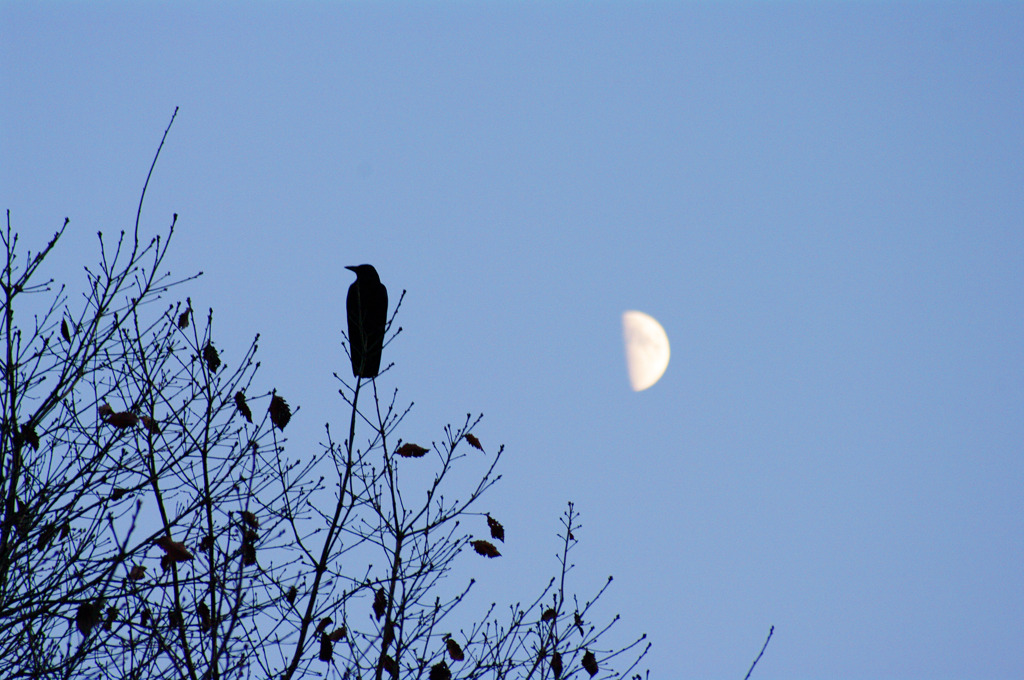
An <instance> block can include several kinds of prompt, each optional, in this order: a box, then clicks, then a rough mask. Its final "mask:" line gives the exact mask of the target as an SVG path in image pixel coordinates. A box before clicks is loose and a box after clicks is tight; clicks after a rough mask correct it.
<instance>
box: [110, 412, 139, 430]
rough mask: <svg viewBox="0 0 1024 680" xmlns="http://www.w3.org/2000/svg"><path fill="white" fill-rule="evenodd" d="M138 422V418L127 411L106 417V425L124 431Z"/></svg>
mask: <svg viewBox="0 0 1024 680" xmlns="http://www.w3.org/2000/svg"><path fill="white" fill-rule="evenodd" d="M138 422H139V417H138V416H137V415H135V414H134V413H130V412H128V411H121V412H120V413H111V414H110V415H109V416H107V425H113V426H114V427H117V428H120V429H122V430H123V429H125V428H129V427H135V426H136V425H137V424H138Z"/></svg>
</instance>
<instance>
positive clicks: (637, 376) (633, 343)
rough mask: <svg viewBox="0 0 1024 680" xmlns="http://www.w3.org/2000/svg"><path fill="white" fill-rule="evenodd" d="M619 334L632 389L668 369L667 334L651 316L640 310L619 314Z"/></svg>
mask: <svg viewBox="0 0 1024 680" xmlns="http://www.w3.org/2000/svg"><path fill="white" fill-rule="evenodd" d="M622 336H623V339H624V340H625V342H626V368H627V369H628V370H629V384H630V386H631V387H632V388H633V391H634V392H639V391H641V390H646V389H647V388H648V387H650V386H651V385H653V384H654V383H656V382H658V379H659V378H661V376H662V375H663V374H664V373H665V369H666V368H668V357H669V348H668V335H666V334H665V329H664V328H662V327H661V324H660V323H658V322H657V321H655V320H654V317H652V316H650V315H647V314H644V313H643V312H637V311H628V312H624V313H623V314H622Z"/></svg>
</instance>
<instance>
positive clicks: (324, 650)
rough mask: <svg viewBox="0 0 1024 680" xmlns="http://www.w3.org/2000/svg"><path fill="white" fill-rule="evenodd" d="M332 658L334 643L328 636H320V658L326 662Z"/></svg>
mask: <svg viewBox="0 0 1024 680" xmlns="http://www.w3.org/2000/svg"><path fill="white" fill-rule="evenodd" d="M332 658H334V644H333V643H332V642H331V639H330V638H328V637H322V638H320V660H321V661H327V662H328V663H329V662H330V661H331V659H332Z"/></svg>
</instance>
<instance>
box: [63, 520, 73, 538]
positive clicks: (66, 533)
mask: <svg viewBox="0 0 1024 680" xmlns="http://www.w3.org/2000/svg"><path fill="white" fill-rule="evenodd" d="M70 535H71V523H70V522H64V524H63V525H62V526H61V528H60V537H61V539H66V538H67V537H68V536H70Z"/></svg>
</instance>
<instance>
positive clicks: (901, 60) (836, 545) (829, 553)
mask: <svg viewBox="0 0 1024 680" xmlns="http://www.w3.org/2000/svg"><path fill="white" fill-rule="evenodd" d="M1022 35H1024V5H1021V4H1017V3H1004V4H953V3H943V4H928V3H912V4H911V3H906V4H884V3H844V4H827V5H817V4H806V3H778V4H776V3H768V4H762V3H758V4H747V3H728V4H712V3H687V4H683V3H667V2H661V3H629V4H627V3H593V4H583V3H562V2H560V3H551V4H544V3H480V4H474V3H465V2H459V3H423V2H420V3H405V4H392V5H378V4H371V3H345V4H340V3H326V2H323V3H269V2H268V3H261V4H257V5H248V4H241V3H239V4H228V3H221V4H213V5H210V6H208V5H206V4H205V3H188V4H185V3H141V4H139V5H138V6H134V5H128V4H122V3H112V2H107V3H97V4H91V3H25V2H10V1H8V2H4V3H2V4H0V36H2V39H0V99H2V101H3V105H2V106H0V199H2V206H0V207H3V208H4V209H10V211H11V215H12V218H11V219H12V222H13V224H14V226H15V228H16V229H17V230H18V231H20V232H21V233H22V235H23V238H25V239H26V240H27V241H34V242H35V244H36V245H37V247H38V245H41V244H42V242H43V239H44V238H45V237H47V236H49V235H50V234H51V233H52V232H53V231H55V230H56V228H57V227H58V226H59V225H60V224H61V222H62V221H63V219H64V217H65V216H67V217H70V218H71V222H72V230H71V232H70V233H69V235H68V236H67V238H66V242H65V245H64V247H63V249H62V250H61V251H60V252H59V253H58V254H57V255H56V256H55V258H54V260H53V263H54V264H53V271H52V274H53V275H56V276H60V277H63V278H68V277H70V278H71V279H72V280H74V277H76V276H80V272H81V266H83V265H84V264H87V263H91V262H93V261H94V260H95V253H96V252H97V250H96V239H95V232H96V231H97V230H99V229H103V230H105V231H107V232H111V233H113V232H115V231H116V230H118V229H120V228H127V227H129V226H130V225H131V224H132V222H133V221H134V214H135V208H136V204H137V200H138V194H139V191H140V189H141V186H142V182H143V180H144V178H145V173H146V170H147V169H148V164H149V162H150V160H151V157H152V153H153V151H154V150H155V147H156V144H157V142H158V141H159V138H160V134H161V133H162V131H163V129H164V127H165V126H166V124H167V121H168V120H169V118H170V115H171V113H172V111H173V110H174V107H175V106H180V112H179V114H178V118H177V120H176V122H175V124H174V127H173V129H172V131H171V133H170V136H169V139H168V143H167V146H166V147H165V149H164V151H163V155H162V156H161V159H160V163H159V165H158V167H157V169H156V172H155V175H154V179H153V182H152V183H151V186H150V191H149V194H148V195H147V200H146V209H145V214H144V224H145V225H146V228H147V229H149V230H150V233H157V232H160V231H162V230H163V229H164V228H165V227H166V225H167V224H169V222H170V216H171V214H172V213H175V212H176V213H178V214H179V221H178V233H177V234H176V236H175V238H176V245H175V246H174V247H173V248H172V256H171V262H172V263H173V266H174V268H175V270H176V271H177V272H179V273H183V274H184V273H188V272H191V271H195V270H202V271H204V272H205V275H204V277H203V278H202V279H201V280H200V281H199V282H198V283H196V284H195V285H193V287H192V288H191V289H190V290H189V291H188V294H190V295H191V297H192V299H193V302H194V304H195V305H196V307H197V308H199V309H203V308H206V307H209V306H212V307H213V308H214V310H215V328H216V333H217V338H218V341H219V347H221V348H222V349H221V351H222V353H228V352H230V351H231V348H234V350H236V351H238V352H241V350H242V348H243V346H244V343H245V342H247V341H248V340H249V339H250V338H251V336H252V335H254V334H255V333H257V332H259V333H261V334H262V339H261V353H262V361H263V366H264V369H263V372H262V383H261V384H262V385H263V386H264V387H266V388H268V389H269V388H270V387H276V388H277V389H278V391H279V392H280V393H281V394H283V395H285V396H286V397H287V398H288V399H289V401H290V402H291V403H292V404H293V405H299V406H301V411H300V412H299V413H298V415H297V417H296V418H295V419H294V420H293V424H292V425H290V426H289V431H288V434H289V436H290V440H289V443H290V446H291V447H292V450H293V451H295V452H296V453H299V452H303V453H305V452H309V451H311V450H315V446H316V442H318V441H320V440H321V438H322V437H321V433H322V427H323V423H324V422H325V421H328V420H331V421H333V422H339V421H341V420H342V419H343V416H342V404H341V403H340V401H339V400H338V399H337V397H336V395H335V391H336V386H335V384H334V382H333V379H332V378H331V372H332V371H335V370H338V371H344V370H345V360H344V356H343V354H342V353H341V349H340V345H339V342H340V331H341V329H342V327H343V314H344V313H343V306H344V305H343V300H344V295H345V291H346V290H347V287H348V285H349V283H350V282H351V280H352V275H351V273H350V272H348V271H346V270H345V269H343V267H344V265H349V264H360V263H363V262H370V263H372V264H374V265H375V266H376V267H377V269H378V271H379V273H380V275H381V278H382V280H383V281H384V283H385V284H386V285H387V286H388V287H389V290H390V291H391V293H392V299H397V297H398V292H399V291H401V290H402V289H407V290H408V295H407V298H406V302H405V304H404V306H403V309H402V313H401V316H400V319H399V323H400V325H402V326H403V327H404V329H405V330H404V331H403V333H402V335H401V336H400V338H399V339H398V340H397V341H396V342H395V343H394V344H393V345H391V346H389V348H388V353H387V357H386V359H390V360H391V361H394V362H395V363H396V368H395V369H393V371H392V372H390V373H388V374H387V375H386V376H385V377H384V378H383V379H382V380H381V383H382V387H383V388H384V389H385V391H390V390H391V389H394V388H395V387H398V388H399V389H400V393H399V395H400V398H402V399H405V400H406V401H414V402H416V406H415V409H414V412H413V415H412V416H411V417H410V418H409V420H408V421H407V424H406V429H405V432H404V433H403V436H404V437H405V438H406V439H409V440H413V441H427V440H429V439H432V438H433V439H437V438H439V437H440V436H441V427H442V425H443V424H444V423H445V422H449V421H461V419H462V417H463V414H465V413H466V412H468V411H473V412H479V411H482V412H483V413H484V414H485V416H486V417H485V420H484V423H483V425H482V427H481V428H480V429H479V430H478V434H479V435H480V437H481V439H482V440H484V443H485V444H489V443H495V444H496V443H498V442H503V443H504V444H505V445H506V451H507V454H506V455H507V459H506V464H505V466H504V479H503V482H502V483H501V485H500V486H499V488H498V489H497V490H496V491H495V492H494V493H493V495H492V496H491V497H490V499H489V501H488V509H490V510H491V512H493V513H494V514H495V516H497V517H499V518H500V519H501V520H502V521H503V522H504V524H505V526H506V530H507V533H508V542H507V544H506V550H505V551H504V552H505V553H506V555H505V556H504V557H503V558H502V559H501V560H494V561H489V562H488V563H486V564H484V565H481V566H480V571H479V572H477V573H475V574H474V575H475V576H476V577H477V578H478V580H479V581H480V583H481V588H482V590H483V593H484V594H485V595H486V597H487V598H490V599H499V600H517V599H527V598H528V597H529V596H530V595H531V594H532V593H533V592H535V591H536V590H537V589H538V588H540V587H541V586H542V585H543V584H544V583H546V581H547V575H548V574H549V573H551V572H552V570H553V569H554V568H555V567H556V563H555V560H554V557H553V556H554V553H555V551H556V549H557V544H556V541H555V539H554V533H555V531H556V529H557V528H558V524H557V519H558V515H559V513H560V512H561V511H562V509H563V507H564V504H565V502H566V501H567V500H573V501H574V502H575V503H576V506H577V508H578V509H579V510H580V511H581V512H582V515H583V521H584V530H583V531H582V532H581V533H580V538H581V539H582V544H581V546H580V549H579V552H578V553H577V555H576V558H577V559H576V563H577V564H578V567H577V570H576V572H575V574H576V578H577V585H578V586H579V588H580V589H581V591H582V592H583V593H584V594H586V593H587V592H589V591H591V590H593V589H595V588H596V587H598V586H599V585H600V584H601V583H602V582H603V581H604V579H605V578H606V577H607V575H608V574H614V575H615V576H616V581H615V584H614V585H613V587H612V590H611V591H610V593H609V595H608V596H607V597H606V600H605V602H604V608H603V611H604V612H605V613H607V614H608V615H611V614H614V613H616V612H618V613H621V614H622V616H623V619H624V620H623V622H622V623H621V624H620V628H621V631H622V634H623V637H625V636H626V634H627V633H630V632H633V631H635V632H647V633H648V635H649V637H650V638H651V639H652V640H653V642H654V644H655V646H654V649H653V651H652V654H651V656H650V658H649V661H650V665H651V668H652V670H653V672H654V675H655V676H656V677H685V678H691V677H692V678H737V677H743V674H744V673H745V672H746V669H747V667H748V666H749V664H750V662H751V660H752V659H753V657H754V656H755V655H756V653H757V650H758V649H759V648H760V645H761V643H762V642H763V640H764V636H765V635H766V633H767V630H768V627H769V626H770V625H772V624H774V625H775V626H776V632H775V636H774V637H773V639H772V643H771V645H770V646H769V648H768V651H767V652H766V654H765V658H764V659H763V660H762V662H761V663H760V664H759V666H758V669H757V671H756V674H755V677H757V678H763V679H768V678H794V677H800V678H851V679H859V678H940V679H941V678H966V677H988V678H1019V677H1021V675H1022V674H1024V645H1021V644H1020V641H1021V640H1024V492H1022V489H1024V456H1022V453H1024V451H1022V448H1024V314H1022V313H1021V310H1022V309H1024V280H1022V272H1024V192H1022V187H1024V161H1022V159H1024V48H1022V47H1021V40H1020V38H1021V36H1022ZM626 309H639V310H642V311H644V312H646V313H648V314H651V315H652V316H654V317H655V318H657V319H658V320H659V321H661V323H662V324H663V326H664V327H665V329H666V331H667V332H668V335H669V338H670V340H671V342H672V363H671V365H670V366H669V368H668V371H667V372H666V374H665V375H664V377H663V378H662V380H661V381H660V382H659V383H658V384H657V385H655V386H654V387H652V388H651V389H649V390H647V391H645V392H641V393H633V392H632V391H630V389H629V386H628V382H627V379H626V371H625V362H624V359H623V350H622V346H621V342H622V340H621V329H620V327H619V323H620V315H621V313H622V311H624V310H626Z"/></svg>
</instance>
